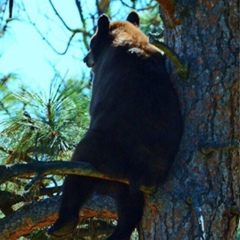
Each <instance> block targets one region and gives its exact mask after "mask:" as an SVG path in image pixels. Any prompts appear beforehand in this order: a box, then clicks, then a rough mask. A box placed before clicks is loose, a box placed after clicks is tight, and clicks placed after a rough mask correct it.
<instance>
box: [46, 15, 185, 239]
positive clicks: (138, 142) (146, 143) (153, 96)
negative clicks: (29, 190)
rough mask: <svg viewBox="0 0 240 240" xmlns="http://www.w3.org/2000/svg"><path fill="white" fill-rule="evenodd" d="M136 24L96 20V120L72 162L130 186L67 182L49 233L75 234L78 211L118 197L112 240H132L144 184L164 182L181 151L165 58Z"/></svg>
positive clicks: (92, 59)
mask: <svg viewBox="0 0 240 240" xmlns="http://www.w3.org/2000/svg"><path fill="white" fill-rule="evenodd" d="M138 27H139V17H138V15H137V13H135V12H132V13H130V14H129V16H128V17H127V21H116V22H112V23H110V20H109V18H108V17H107V16H106V15H102V16H101V17H100V18H99V20H98V27H97V30H96V33H95V34H94V35H93V37H92V39H91V42H90V49H91V50H90V52H89V53H88V54H87V56H86V57H85V58H84V62H85V63H86V64H87V66H88V67H91V68H92V71H93V73H94V81H93V89H92V98H91V103H90V115H91V121H90V126H89V129H88V130H87V132H86V134H85V136H84V137H83V139H82V140H81V141H80V142H79V144H78V145H77V147H76V150H75V152H74V154H73V156H72V159H71V161H79V162H89V163H91V164H92V165H93V166H94V167H95V168H96V170H98V171H100V172H102V173H104V174H105V175H107V176H110V177H114V178H115V179H117V178H123V179H127V180H128V181H129V185H126V184H123V183H119V182H113V181H107V180H101V179H95V178H91V177H82V176H75V175H69V176H67V177H66V179H65V181H64V186H63V193H62V197H61V204H60V210H59V217H58V219H57V221H56V222H55V224H54V225H53V226H52V227H51V228H50V229H49V231H48V233H49V234H50V235H53V236H55V237H62V236H64V235H67V234H69V233H70V232H72V231H73V230H74V229H75V228H76V226H77V224H78V220H79V211H80V209H81V208H82V207H83V205H84V203H85V202H86V201H87V200H88V199H89V198H90V197H91V195H92V194H93V193H94V192H101V193H102V192H103V191H104V194H112V193H113V194H114V198H115V200H116V204H117V211H118V223H117V226H116V228H115V230H114V231H113V233H112V234H111V236H109V237H108V238H107V239H108V240H129V239H130V236H131V233H132V231H133V230H134V228H135V227H136V226H137V225H138V223H139V222H140V221H141V218H142V215H143V209H144V194H143V192H142V191H141V190H140V186H141V185H145V186H147V187H154V186H156V185H158V184H162V183H164V181H166V177H167V174H168V173H169V170H170V167H171V165H172V164H173V161H174V158H175V156H176V153H177V151H178V148H179V144H180V140H181V136H182V131H183V124H182V118H181V113H180V105H179V101H178V98H177V95H176V92H175V90H174V88H173V86H172V84H171V82H170V79H169V75H168V73H167V71H166V68H165V57H164V56H163V55H162V54H161V53H160V51H159V50H158V49H157V48H156V47H154V46H153V45H151V44H150V43H149V40H148V38H147V37H146V36H145V35H144V34H143V33H142V32H141V31H140V30H139V29H138Z"/></svg>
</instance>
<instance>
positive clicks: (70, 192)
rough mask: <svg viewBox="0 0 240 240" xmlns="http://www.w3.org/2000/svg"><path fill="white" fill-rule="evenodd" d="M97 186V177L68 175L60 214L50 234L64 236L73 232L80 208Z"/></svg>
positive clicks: (49, 231)
mask: <svg viewBox="0 0 240 240" xmlns="http://www.w3.org/2000/svg"><path fill="white" fill-rule="evenodd" d="M94 188H95V179H93V178H88V177H81V176H76V175H68V176H67V177H66V179H65V181H64V185H63V193H62V197H61V203H60V209H59V216H58V219H57V221H56V222H55V223H54V224H53V226H52V227H51V228H50V229H49V230H48V234H49V235H52V236H55V237H62V236H65V235H67V234H69V233H71V232H72V231H73V230H74V229H75V228H76V226H77V224H78V221H79V210H80V208H81V207H82V206H83V204H84V203H85V202H86V201H87V199H88V198H89V197H90V195H91V194H92V193H93V191H94Z"/></svg>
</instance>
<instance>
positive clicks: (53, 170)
mask: <svg viewBox="0 0 240 240" xmlns="http://www.w3.org/2000/svg"><path fill="white" fill-rule="evenodd" d="M52 174H55V175H66V174H72V175H79V176H88V177H94V178H100V179H105V180H109V181H117V182H122V183H125V184H129V182H128V180H126V179H116V178H111V177H109V176H106V175H104V174H103V173H100V172H98V171H96V169H94V167H93V166H92V165H91V164H89V163H86V162H65V161H53V162H34V163H29V164H15V165H11V166H8V165H2V166H0V183H3V182H5V181H8V180H10V179H11V178H14V177H29V176H36V175H37V177H34V178H33V181H34V182H35V181H36V180H38V179H39V178H42V177H43V176H46V175H52ZM29 186H32V183H31V182H30V183H29V184H28V187H29ZM140 189H141V190H142V191H143V192H145V193H152V192H153V191H154V189H155V188H154V187H146V186H141V188H140Z"/></svg>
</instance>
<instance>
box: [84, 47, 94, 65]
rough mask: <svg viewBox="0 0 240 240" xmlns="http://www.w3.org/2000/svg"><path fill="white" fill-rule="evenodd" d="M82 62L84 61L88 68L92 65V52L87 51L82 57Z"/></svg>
mask: <svg viewBox="0 0 240 240" xmlns="http://www.w3.org/2000/svg"><path fill="white" fill-rule="evenodd" d="M83 62H85V63H86V65H87V66H88V67H90V68H93V67H94V59H93V55H92V52H91V51H90V52H88V54H87V55H86V57H85V58H84V59H83Z"/></svg>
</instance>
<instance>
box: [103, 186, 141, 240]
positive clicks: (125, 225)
mask: <svg viewBox="0 0 240 240" xmlns="http://www.w3.org/2000/svg"><path fill="white" fill-rule="evenodd" d="M116 201H117V207H118V224H117V226H116V229H115V230H114V232H113V233H112V235H111V236H109V237H108V238H107V240H129V239H130V236H131V234H132V232H133V230H134V229H135V228H136V227H137V225H138V223H139V222H140V221H141V218H142V215H143V208H144V195H143V192H141V191H135V192H134V193H130V191H129V186H127V185H124V184H121V186H120V184H119V187H118V189H117V193H116Z"/></svg>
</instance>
